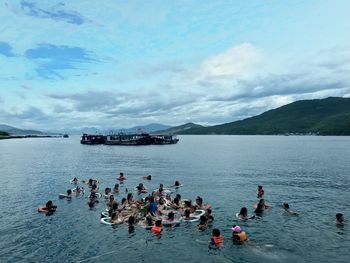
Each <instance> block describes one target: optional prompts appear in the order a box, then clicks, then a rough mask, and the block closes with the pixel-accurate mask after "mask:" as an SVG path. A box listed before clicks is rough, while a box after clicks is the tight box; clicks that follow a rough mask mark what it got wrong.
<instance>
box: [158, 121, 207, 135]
mask: <svg viewBox="0 0 350 263" xmlns="http://www.w3.org/2000/svg"><path fill="white" fill-rule="evenodd" d="M202 128H203V129H205V128H204V127H203V126H202V125H198V124H195V123H192V122H189V123H186V124H183V125H180V126H175V127H171V128H168V129H166V130H158V131H155V132H153V133H154V134H156V133H159V134H187V133H186V131H191V130H194V129H202ZM188 134H191V133H188Z"/></svg>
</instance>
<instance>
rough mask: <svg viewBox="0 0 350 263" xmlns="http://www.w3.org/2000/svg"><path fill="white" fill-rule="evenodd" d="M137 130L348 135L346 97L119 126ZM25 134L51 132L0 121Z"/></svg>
mask: <svg viewBox="0 0 350 263" xmlns="http://www.w3.org/2000/svg"><path fill="white" fill-rule="evenodd" d="M138 130H140V131H143V132H146V133H150V134H168V135H173V134H188V135H190V134H192V135H196V134H198V135H199V134H203V135H204V134H213V135H350V98H338V97H329V98H326V99H314V100H300V101H296V102H293V103H290V104H287V105H284V106H282V107H279V108H276V109H273V110H269V111H266V112H264V113H262V114H260V115H258V116H254V117H250V118H247V119H244V120H239V121H234V122H230V123H224V124H220V125H214V126H207V127H205V126H202V125H199V124H195V123H187V124H183V125H180V126H175V127H170V126H167V125H163V124H156V123H153V124H148V125H145V126H136V127H133V128H129V129H122V131H123V132H126V133H128V132H129V133H130V132H134V133H135V132H137V131H138ZM79 133H80V134H82V133H88V134H103V133H108V132H106V131H102V130H98V129H97V128H85V129H82V130H81V131H80V132H77V134H79ZM113 133H115V131H114V132H113ZM56 134H57V133H56ZM73 134H74V133H73ZM62 135H63V134H62ZM62 135H61V136H62ZM58 136H60V135H58ZM28 137H55V135H54V134H52V133H43V132H41V131H35V130H21V129H18V128H15V127H12V126H8V125H4V124H0V139H7V138H28Z"/></svg>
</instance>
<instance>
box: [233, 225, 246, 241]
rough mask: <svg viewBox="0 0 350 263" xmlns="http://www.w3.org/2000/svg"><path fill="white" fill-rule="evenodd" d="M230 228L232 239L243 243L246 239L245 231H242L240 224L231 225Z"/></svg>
mask: <svg viewBox="0 0 350 263" xmlns="http://www.w3.org/2000/svg"><path fill="white" fill-rule="evenodd" d="M231 229H232V240H233V241H236V242H239V243H243V242H245V241H247V240H248V238H247V234H246V232H244V231H242V229H241V227H240V226H233V227H232V228H231Z"/></svg>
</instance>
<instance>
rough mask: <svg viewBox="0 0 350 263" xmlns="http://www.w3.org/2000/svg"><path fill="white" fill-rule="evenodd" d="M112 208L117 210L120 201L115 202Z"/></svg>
mask: <svg viewBox="0 0 350 263" xmlns="http://www.w3.org/2000/svg"><path fill="white" fill-rule="evenodd" d="M112 209H113V210H117V209H118V203H117V202H115V203H113V205H112Z"/></svg>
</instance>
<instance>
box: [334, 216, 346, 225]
mask: <svg viewBox="0 0 350 263" xmlns="http://www.w3.org/2000/svg"><path fill="white" fill-rule="evenodd" d="M335 219H336V223H337V225H344V215H343V214H342V213H337V214H336V215H335Z"/></svg>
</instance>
